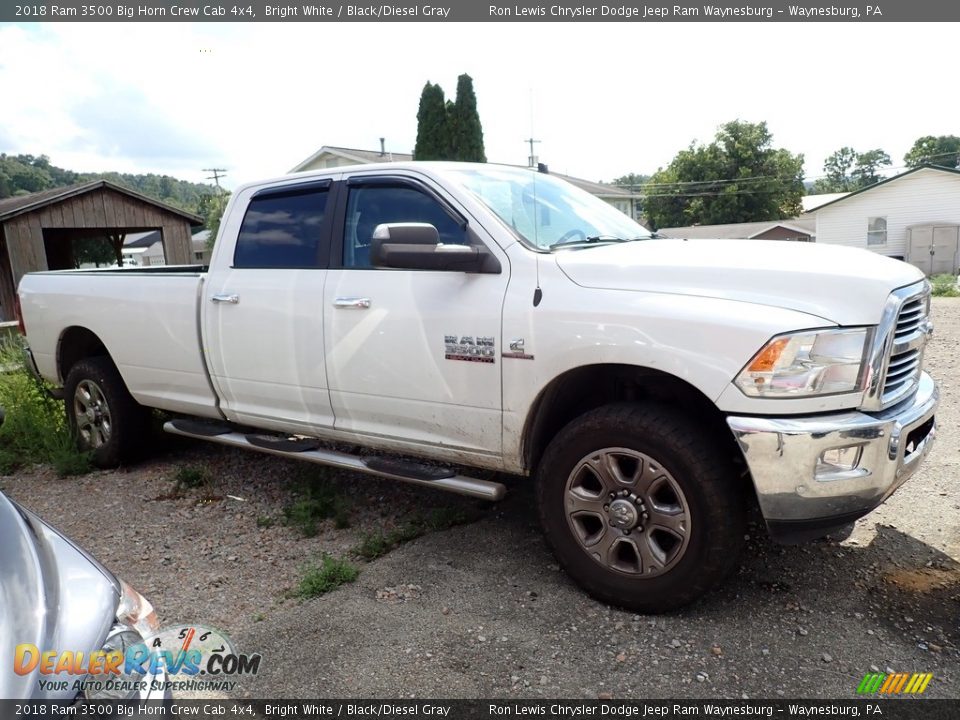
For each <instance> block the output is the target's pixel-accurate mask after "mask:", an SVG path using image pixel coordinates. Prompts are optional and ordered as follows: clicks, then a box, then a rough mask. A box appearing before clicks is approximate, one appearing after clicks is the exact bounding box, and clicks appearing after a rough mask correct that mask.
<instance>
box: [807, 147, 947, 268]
mask: <svg viewBox="0 0 960 720" xmlns="http://www.w3.org/2000/svg"><path fill="white" fill-rule="evenodd" d="M813 214H814V215H815V216H816V221H817V223H816V238H817V242H819V243H831V244H834V245H850V246H853V247H860V248H866V249H867V250H872V251H873V252H876V253H879V254H881V255H888V256H890V257H896V258H900V259H901V260H906V261H907V262H909V263H911V264H913V265H916V266H917V267H918V268H920V269H921V270H923V271H924V272H925V273H927V274H928V275H936V274H939V273H956V272H957V269H958V267H960V255H958V249H960V247H958V246H960V170H956V169H953V168H944V167H938V166H936V165H923V166H921V167H918V168H914V169H912V170H908V171H906V172H904V173H901V174H899V175H894V176H893V177H891V178H887V179H886V180H881V181H880V182H878V183H875V184H874V185H870V186H869V187H866V188H863V189H862V190H858V191H856V192H852V193H849V194H848V195H844V196H843V197H841V198H838V199H836V200H833V201H832V202H828V203H826V204H824V205H821V206H820V207H818V208H816V209H814V210H813Z"/></svg>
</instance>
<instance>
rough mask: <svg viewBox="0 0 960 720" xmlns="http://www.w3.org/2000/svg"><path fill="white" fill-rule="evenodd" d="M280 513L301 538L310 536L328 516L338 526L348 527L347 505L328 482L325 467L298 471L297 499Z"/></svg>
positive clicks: (344, 499) (335, 488) (312, 535)
mask: <svg viewBox="0 0 960 720" xmlns="http://www.w3.org/2000/svg"><path fill="white" fill-rule="evenodd" d="M284 515H286V517H287V522H288V523H290V524H291V525H293V526H295V527H297V528H299V530H300V532H301V533H302V534H303V536H304V537H314V536H315V535H316V534H317V530H318V527H319V524H320V522H321V521H323V520H329V519H330V518H333V522H334V525H335V526H336V527H338V528H341V529H342V528H346V527H350V505H349V503H348V502H347V499H346V498H345V497H344V496H343V495H341V494H340V492H339V490H338V489H337V487H336V486H335V485H334V484H333V483H332V482H331V481H330V479H329V473H328V472H327V471H326V468H322V469H320V471H319V472H318V471H314V472H312V473H309V474H307V473H303V474H301V481H300V489H299V499H298V500H297V501H296V502H294V503H293V504H292V505H290V506H289V507H288V508H286V509H285V510H284Z"/></svg>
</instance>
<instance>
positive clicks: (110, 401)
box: [64, 357, 149, 468]
mask: <svg viewBox="0 0 960 720" xmlns="http://www.w3.org/2000/svg"><path fill="white" fill-rule="evenodd" d="M64 403H65V405H66V411H67V419H68V420H69V422H70V428H71V430H72V431H73V434H74V435H75V437H76V439H77V447H78V448H79V449H80V450H82V451H86V452H89V453H90V454H91V460H92V461H93V464H94V465H96V466H97V467H102V468H109V467H116V466H117V465H120V464H121V463H125V462H130V461H131V460H134V459H135V458H136V457H137V456H138V455H139V454H140V452H141V451H142V449H143V445H144V443H145V441H146V439H147V434H148V430H149V411H148V410H147V409H146V408H145V407H143V406H142V405H139V404H138V403H137V401H136V400H134V399H133V397H132V396H131V395H130V392H129V391H128V390H127V386H126V385H125V384H124V382H123V378H121V377H120V373H119V372H117V368H116V367H115V366H114V364H113V363H112V362H111V361H110V359H109V358H106V357H92V358H87V359H86V360H81V361H80V362H78V363H77V364H76V365H74V366H73V367H72V368H71V369H70V373H69V374H68V375H67V382H66V384H65V385H64Z"/></svg>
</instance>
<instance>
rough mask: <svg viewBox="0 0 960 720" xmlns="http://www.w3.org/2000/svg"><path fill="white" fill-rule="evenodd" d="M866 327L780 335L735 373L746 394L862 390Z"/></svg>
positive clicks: (794, 394)
mask: <svg viewBox="0 0 960 720" xmlns="http://www.w3.org/2000/svg"><path fill="white" fill-rule="evenodd" d="M869 332H870V331H869V329H867V328H856V329H853V330H851V329H842V330H818V331H810V332H801V333H791V334H789V335H780V336H778V337H775V338H773V339H772V340H771V341H770V342H768V343H767V344H766V345H765V346H764V347H763V349H762V350H760V352H758V353H757V354H756V355H754V357H753V359H752V360H751V361H750V362H749V363H747V366H746V367H745V368H744V369H743V370H742V371H741V372H740V374H739V375H738V376H737V379H736V381H735V382H736V384H737V387H739V388H740V389H741V390H742V391H743V392H744V394H746V395H750V396H751V397H810V396H812V395H831V394H835V393H846V392H856V391H858V390H862V389H863V383H864V379H865V373H864V350H865V348H866V345H867V337H868V335H869Z"/></svg>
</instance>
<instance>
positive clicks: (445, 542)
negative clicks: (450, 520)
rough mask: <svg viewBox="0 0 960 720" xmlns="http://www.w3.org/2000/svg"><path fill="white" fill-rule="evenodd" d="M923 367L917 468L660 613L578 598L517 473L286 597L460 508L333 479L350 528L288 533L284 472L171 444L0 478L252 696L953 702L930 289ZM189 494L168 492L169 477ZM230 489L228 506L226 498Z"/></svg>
mask: <svg viewBox="0 0 960 720" xmlns="http://www.w3.org/2000/svg"><path fill="white" fill-rule="evenodd" d="M933 318H934V321H935V323H936V327H937V330H936V335H935V336H934V339H933V341H932V342H931V344H930V346H929V348H928V351H927V367H928V369H929V370H930V371H931V372H932V373H933V374H934V376H935V377H936V378H937V380H938V382H939V383H940V388H941V397H942V400H941V409H940V412H939V415H938V423H939V429H940V434H939V438H938V440H937V444H936V446H935V448H934V450H933V452H932V453H931V455H930V457H929V458H928V460H927V462H926V464H925V466H924V468H923V469H922V470H921V471H920V472H919V473H918V474H917V475H916V476H914V477H913V478H912V479H911V480H910V481H909V482H908V483H907V484H906V485H905V486H904V487H903V488H901V490H900V491H899V492H898V493H897V494H896V495H894V497H893V498H891V499H890V500H889V501H888V502H887V503H886V504H885V505H883V506H882V507H881V508H879V509H878V510H876V511H875V512H874V513H872V514H871V515H869V516H868V517H866V518H864V519H862V520H860V521H859V522H857V524H856V527H855V528H854V529H853V532H852V534H851V535H850V537H848V538H846V539H844V540H840V541H834V540H823V541H817V542H814V543H808V544H806V545H802V546H795V547H782V546H778V545H775V544H773V543H771V542H770V541H769V540H767V539H766V536H765V535H764V533H763V531H762V529H761V528H759V527H757V526H754V527H753V528H752V529H751V532H750V539H749V543H748V549H747V552H746V553H745V556H744V560H743V563H742V566H741V568H740V570H739V572H738V573H737V574H736V575H735V576H734V577H732V578H731V579H730V580H729V581H728V582H727V583H726V584H725V585H724V586H723V587H722V588H721V589H720V590H719V591H717V592H715V593H714V594H713V595H711V596H710V597H708V598H706V599H705V600H704V601H702V602H700V603H698V604H696V605H694V606H693V607H690V608H687V609H685V610H683V611H681V612H677V613H674V614H670V615H665V616H658V617H654V616H640V615H634V614H631V613H626V612H623V611H620V610H617V609H614V608H610V607H608V606H606V605H603V604H601V603H598V602H595V601H593V600H592V599H590V598H589V597H587V596H586V595H585V594H583V593H582V592H581V591H580V590H579V589H578V588H576V587H575V586H574V585H573V584H572V583H571V582H570V581H569V580H568V579H567V578H566V577H565V576H564V574H563V573H562V572H560V570H559V568H558V566H557V565H556V563H555V561H554V559H553V558H552V556H551V555H550V553H549V551H548V550H547V548H546V546H545V544H544V542H543V540H542V539H541V537H540V535H539V533H538V531H537V528H536V524H535V514H534V513H533V511H532V510H531V507H532V502H533V500H532V496H531V494H530V491H529V488H528V487H527V486H526V485H525V484H523V483H519V482H518V483H516V484H515V485H514V486H513V487H512V488H511V493H510V494H509V496H508V498H507V500H505V501H503V502H502V503H500V504H499V505H497V506H495V507H493V508H486V509H483V510H482V511H481V513H480V519H479V520H478V521H477V522H475V523H473V524H470V525H463V526H459V527H455V528H453V529H451V530H446V531H442V532H433V533H430V534H428V535H426V536H424V537H421V538H420V539H418V540H415V541H413V542H410V543H407V544H405V545H403V546H401V547H399V548H398V549H396V550H394V551H393V552H391V553H389V554H388V555H386V556H385V557H383V558H381V559H379V560H376V561H373V562H370V563H364V562H362V561H359V560H357V561H356V562H357V564H358V566H360V567H361V570H362V572H361V574H360V577H359V579H358V580H357V581H356V582H355V583H353V584H351V585H347V586H344V587H343V588H341V589H339V590H337V591H335V592H333V593H330V594H328V595H325V596H323V597H320V598H316V599H313V600H309V601H301V600H296V599H291V596H290V591H291V590H292V589H293V588H295V586H296V584H297V583H298V581H299V579H300V577H301V576H302V575H303V572H304V568H305V567H306V566H307V565H309V564H311V563H313V562H316V561H317V560H318V559H319V558H320V557H321V556H322V554H323V553H331V554H333V555H337V556H343V555H346V554H348V553H349V550H350V549H351V548H352V547H354V546H355V545H356V544H357V542H358V541H359V540H360V539H361V538H362V537H363V535H364V534H365V533H367V532H370V531H374V530H378V529H381V528H390V527H393V526H396V525H398V524H401V523H403V522H405V520H407V519H409V518H410V517H411V516H412V515H414V514H415V513H417V512H422V511H423V510H424V508H432V507H455V508H467V509H476V508H478V507H481V506H478V505H477V504H476V503H473V502H472V501H468V500H463V499H459V498H456V497H452V496H447V495H443V494H440V493H435V492H431V491H426V490H420V489H416V488H410V487H406V486H403V485H400V484H392V483H387V482H381V481H377V480H373V479H370V478H367V477H364V476H356V475H351V474H347V473H341V474H339V475H338V476H337V477H336V479H335V481H334V482H335V483H336V485H337V487H339V488H340V490H341V492H342V493H343V495H344V496H345V497H346V498H347V499H348V501H349V504H350V507H351V511H350V521H351V524H350V527H349V528H346V529H336V528H335V527H334V523H333V521H330V520H328V521H325V522H323V523H322V524H321V525H320V528H319V532H318V534H317V535H316V536H315V537H312V538H305V537H303V536H302V534H301V533H300V532H299V531H298V530H297V529H295V528H294V527H290V526H288V525H287V524H286V523H285V522H284V521H283V520H284V509H285V508H287V507H289V506H290V504H291V503H293V502H294V501H295V500H296V491H295V490H296V488H297V487H298V485H299V480H300V479H302V476H303V472H304V471H303V469H302V466H301V465H300V464H298V463H294V462H290V461H282V460H277V459H275V458H269V457H266V456H259V455H254V454H244V453H241V452H239V451H230V450H225V449H219V448H216V447H213V446H206V445H203V444H198V443H193V442H190V441H182V442H181V441H179V440H176V441H174V440H171V441H169V445H168V447H167V448H166V449H165V450H164V451H163V452H162V454H161V455H160V456H159V458H158V459H157V460H155V461H152V462H150V463H147V464H143V465H140V466H137V467H136V468H132V469H128V470H124V471H116V472H98V473H94V474H91V475H88V476H86V477H82V478H74V479H60V478H57V477H55V476H54V475H53V474H52V473H50V472H49V471H46V470H43V469H37V470H36V471H34V472H30V473H22V474H19V475H17V476H13V477H3V478H0V488H2V489H3V491H4V492H6V493H7V494H8V495H10V496H11V497H13V498H14V499H16V500H18V501H19V502H21V503H22V504H24V505H25V506H27V507H29V508H31V509H33V510H35V511H36V512H38V513H39V514H40V515H41V516H43V517H44V518H46V519H47V520H48V521H49V522H52V523H53V524H55V525H57V526H58V527H60V528H61V529H62V530H64V531H65V532H66V533H67V534H68V535H70V536H71V537H73V538H74V539H76V540H77V541H78V542H79V543H80V544H81V545H83V546H84V547H86V548H88V549H89V550H90V551H91V552H93V553H94V554H95V555H96V556H97V557H98V558H100V559H101V560H102V561H103V562H104V564H106V565H107V566H108V567H110V568H112V569H113V570H114V571H115V572H116V573H117V574H118V575H120V576H122V577H124V578H125V579H126V580H127V581H128V582H130V583H131V584H132V585H134V586H135V587H137V588H138V589H139V590H140V591H141V592H142V593H143V594H144V595H146V596H147V597H149V598H150V599H151V600H152V601H153V603H154V604H155V606H156V607H157V610H158V612H159V613H160V615H161V618H162V619H163V620H164V622H165V624H166V623H169V624H172V623H174V622H196V623H204V624H208V625H213V626H215V627H219V628H221V629H222V630H224V631H226V632H227V633H228V634H229V635H231V636H232V637H233V639H234V641H235V643H236V645H237V646H238V647H239V649H240V650H241V651H243V652H260V653H262V654H263V658H264V659H263V663H262V666H261V672H260V674H259V675H258V676H257V677H255V678H249V679H248V680H247V681H246V683H245V684H244V686H243V687H242V689H241V690H240V691H239V694H247V695H251V696H256V697H290V698H293V697H334V696H344V697H358V696H370V697H400V696H411V697H414V696H415V697H508V698H513V697H517V698H522V697H531V698H533V697H557V696H563V697H607V696H608V695H610V696H613V697H645V698H650V697H690V698H715V697H731V698H739V697H750V698H760V697H769V698H776V697H802V698H831V697H841V698H846V697H853V696H854V690H855V688H856V685H857V684H858V683H859V681H860V679H861V678H862V677H863V675H864V673H866V672H869V671H877V670H879V671H881V672H883V671H887V672H892V671H897V672H900V671H908V672H932V673H933V674H934V680H933V682H932V683H931V684H930V686H929V688H928V690H927V692H926V696H928V697H940V698H958V697H960V663H958V659H960V562H958V561H960V512H958V510H960V487H958V483H957V479H956V478H957V471H958V470H960V430H958V422H960V402H958V400H960V354H958V353H957V347H958V345H960V299H947V298H943V299H941V298H935V299H934V309H933ZM184 466H202V467H204V468H206V470H207V472H208V475H209V477H210V481H209V483H208V484H207V485H205V486H203V487H200V488H194V489H186V490H182V491H181V494H180V496H179V497H176V496H175V494H173V493H172V490H173V488H174V485H175V477H176V474H177V470H178V468H181V467H184ZM231 496H232V497H231Z"/></svg>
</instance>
